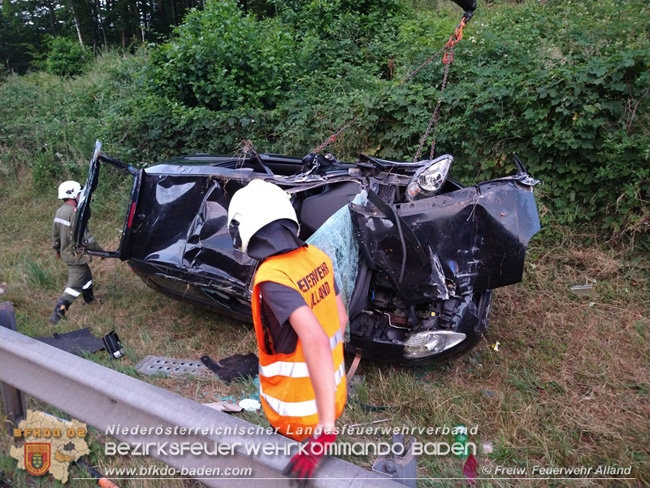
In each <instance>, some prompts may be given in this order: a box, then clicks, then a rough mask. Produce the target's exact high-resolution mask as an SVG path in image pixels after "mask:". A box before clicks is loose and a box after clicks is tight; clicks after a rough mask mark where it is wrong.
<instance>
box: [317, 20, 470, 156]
mask: <svg viewBox="0 0 650 488" xmlns="http://www.w3.org/2000/svg"><path fill="white" fill-rule="evenodd" d="M470 18H471V15H469V16H468V15H467V14H465V15H464V16H463V18H462V19H461V21H460V24H458V25H457V26H456V29H454V33H453V34H452V35H451V37H450V38H449V40H448V41H447V43H446V44H445V45H444V46H443V47H442V49H440V50H439V51H438V52H437V53H435V54H434V55H433V56H430V57H429V58H427V60H426V61H425V62H424V63H422V64H421V65H420V66H418V67H417V68H416V69H414V70H413V71H411V72H410V73H409V74H408V75H407V76H406V77H405V78H404V79H403V80H402V81H401V82H400V83H399V85H398V86H401V85H403V84H404V83H406V82H407V81H409V80H410V79H411V78H413V77H414V76H415V75H416V74H417V73H418V72H419V71H420V70H421V69H422V68H424V67H425V66H426V65H428V64H429V63H431V62H432V61H433V60H435V59H436V58H437V57H438V56H440V54H442V53H443V52H444V55H443V58H442V62H443V63H444V64H445V73H444V76H443V78H442V84H441V85H440V96H439V98H438V103H437V104H436V107H435V109H434V110H433V114H432V115H431V119H430V120H429V125H428V126H427V129H426V130H425V132H424V134H423V135H422V138H421V139H420V146H419V147H418V150H417V152H416V153H415V157H414V158H413V161H417V160H418V158H419V157H420V154H421V153H422V148H423V147H424V143H425V141H426V140H427V138H428V137H429V134H430V133H431V131H432V130H433V141H432V142H431V151H430V157H429V158H430V159H433V154H434V151H435V148H436V128H437V127H438V122H439V120H440V105H441V104H442V98H441V97H442V92H443V91H445V87H446V86H447V77H448V75H449V67H450V66H451V63H453V62H454V46H455V44H456V43H457V42H458V41H460V40H461V39H462V38H463V29H464V28H465V25H467V22H468V21H469V19H470ZM358 118H359V115H357V116H356V117H354V119H352V121H351V122H349V123H348V124H346V125H344V126H343V127H341V128H340V129H339V130H337V131H336V132H335V133H334V134H332V135H331V136H329V137H328V138H327V139H325V141H323V143H322V144H320V145H319V146H318V147H316V148H314V149H313V150H312V152H313V153H318V152H320V151H322V150H323V149H325V148H326V147H327V146H329V145H330V144H332V143H333V142H335V141H336V140H337V138H338V137H339V135H341V134H342V133H343V132H344V131H345V130H346V129H348V128H350V127H351V126H352V125H354V123H355V122H356V121H357V119H358Z"/></svg>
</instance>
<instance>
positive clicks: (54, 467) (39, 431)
mask: <svg viewBox="0 0 650 488" xmlns="http://www.w3.org/2000/svg"><path fill="white" fill-rule="evenodd" d="M0 1H1V0H0ZM87 430H88V429H87V428H86V424H83V423H81V422H79V421H78V420H74V419H72V420H64V419H61V418H59V417H55V416H54V415H50V414H48V413H45V412H38V411H34V410H28V411H27V418H25V419H24V420H21V421H20V423H19V424H18V425H17V426H16V427H15V428H14V445H13V446H10V451H9V454H10V456H11V457H12V458H14V459H15V460H16V461H18V464H17V465H16V467H17V468H18V469H24V470H26V471H27V472H28V473H29V474H32V475H34V476H42V475H44V474H45V473H48V474H50V475H52V477H53V478H54V479H56V480H59V481H60V482H61V483H66V482H67V481H68V470H69V468H70V463H73V462H74V461H77V460H78V459H79V458H80V457H82V456H87V455H88V454H90V449H89V448H88V444H86V441H85V440H84V439H85V437H86V433H87ZM48 486H49V485H48Z"/></svg>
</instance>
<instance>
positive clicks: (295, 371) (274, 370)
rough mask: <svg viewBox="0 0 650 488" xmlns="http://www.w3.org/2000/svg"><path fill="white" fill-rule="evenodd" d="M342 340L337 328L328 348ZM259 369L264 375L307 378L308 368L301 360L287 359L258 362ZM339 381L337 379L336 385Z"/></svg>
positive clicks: (333, 347)
mask: <svg viewBox="0 0 650 488" xmlns="http://www.w3.org/2000/svg"><path fill="white" fill-rule="evenodd" d="M342 341H343V334H341V331H340V330H339V331H338V332H337V333H336V334H334V335H333V336H332V337H330V348H331V349H332V351H333V350H334V349H335V348H336V346H338V345H339V344H340V343H341V342H342ZM259 371H260V375H261V376H266V377H267V378H271V377H273V376H287V377H289V378H308V377H309V370H308V369H307V363H303V362H295V363H293V362H287V361H276V362H274V363H271V364H269V365H268V366H262V365H261V364H260V366H259ZM340 382H341V381H340V380H339V381H337V382H336V384H337V385H338V384H339V383H340Z"/></svg>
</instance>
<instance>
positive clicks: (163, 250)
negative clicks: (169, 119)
mask: <svg viewBox="0 0 650 488" xmlns="http://www.w3.org/2000/svg"><path fill="white" fill-rule="evenodd" d="M452 162H453V157H452V156H450V155H443V156H440V157H438V158H436V159H434V160H426V161H419V162H415V163H409V162H394V161H386V160H381V159H377V158H374V157H370V156H367V155H363V154H362V155H359V157H358V159H357V161H356V162H353V163H345V162H340V161H338V160H337V159H336V158H334V157H333V156H332V155H330V154H328V155H324V156H323V155H320V154H310V155H308V156H306V157H304V158H299V157H291V156H282V155H277V154H258V153H257V152H255V151H254V150H253V149H252V146H251V150H249V151H246V152H245V153H244V155H243V156H241V157H223V156H213V155H203V154H199V155H194V156H184V157H179V158H176V159H173V160H171V161H167V162H163V163H160V164H156V165H153V166H150V167H148V168H146V169H137V168H135V167H132V166H129V165H128V164H125V163H123V162H121V161H119V160H116V159H113V158H111V157H109V156H107V155H106V154H104V153H102V152H101V144H100V143H99V142H98V143H97V145H96V148H95V152H94V154H93V157H92V159H91V161H90V172H89V175H88V180H87V182H86V185H85V187H84V189H83V192H82V195H81V197H80V202H79V206H78V210H77V211H78V222H79V223H80V225H77V226H76V242H77V243H78V245H80V242H81V236H83V232H84V229H85V228H86V226H87V224H88V220H89V218H90V206H91V197H92V195H93V192H94V191H95V189H96V188H97V185H98V181H99V176H100V170H101V168H102V166H103V165H110V166H113V167H116V168H118V169H119V170H121V171H125V172H127V173H129V174H130V175H132V177H133V186H132V191H131V196H130V202H129V203H128V206H127V208H126V209H125V220H124V226H123V230H122V232H121V241H120V243H119V246H118V248H117V250H115V251H90V250H88V251H87V252H88V253H89V254H95V255H99V256H104V257H114V258H119V259H121V260H123V261H127V262H128V265H129V266H130V267H131V268H132V270H133V271H134V272H135V273H136V274H137V275H138V276H140V277H141V278H142V279H143V281H144V282H145V283H146V284H147V285H149V286H150V287H152V288H154V289H155V290H157V291H159V292H161V293H164V294H165V295H168V296H170V297H172V298H175V299H177V300H182V301H185V302H190V303H194V304H198V305H202V306H206V307H209V308H211V309H214V310H216V311H218V312H220V313H223V314H227V315H229V316H232V317H235V318H237V319H241V320H243V321H249V322H250V321H251V320H252V318H251V309H250V297H251V289H252V279H253V275H254V274H255V270H256V267H257V265H258V263H257V261H255V260H253V259H251V258H249V257H248V256H247V255H245V254H242V253H241V252H239V251H237V250H235V249H234V248H233V245H232V241H231V238H230V235H229V232H228V228H227V223H226V222H227V213H228V204H229V202H230V199H231V197H232V195H233V194H234V193H235V192H236V191H237V190H238V189H240V188H242V187H243V186H245V185H247V184H248V183H249V182H250V181H252V180H254V179H258V178H259V179H264V180H267V181H271V182H273V183H275V184H276V185H278V186H280V187H282V188H284V189H285V190H286V191H287V192H288V193H290V194H291V198H292V203H293V205H294V207H295V209H296V213H297V215H298V219H299V220H300V237H301V238H303V239H304V240H306V241H307V242H308V243H310V244H313V245H316V246H317V247H319V248H321V249H322V250H324V251H325V252H327V253H328V254H329V255H330V257H331V259H332V261H333V263H334V267H335V273H336V277H337V282H338V283H339V288H340V289H341V295H342V297H343V299H344V301H345V303H346V304H347V306H348V315H349V318H350V322H349V326H348V332H349V341H348V342H347V344H346V351H348V352H350V353H353V354H360V355H361V356H363V357H366V358H375V359H379V360H385V361H392V362H397V363H401V364H406V365H412V366H415V365H422V364H427V363H431V362H435V361H441V360H449V359H452V358H455V357H458V356H460V355H462V354H464V353H466V352H467V351H469V350H470V349H471V348H472V347H474V346H475V345H476V344H477V343H478V342H479V341H480V340H481V338H482V337H483V336H484V334H485V333H486V331H487V328H488V320H489V315H490V302H491V297H492V290H493V289H494V288H498V287H501V286H506V285H510V284H513V283H517V282H519V281H521V279H522V272H523V266H524V258H525V256H526V246H527V243H528V241H529V239H530V238H531V237H532V236H533V235H534V234H535V233H536V232H537V231H538V230H539V228H540V227H539V218H538V214H537V208H536V205H535V199H534V197H533V192H532V188H533V186H534V185H535V184H536V183H537V181H536V180H534V179H532V178H531V177H529V176H528V174H527V173H526V171H525V169H524V167H523V166H522V164H521V163H520V162H519V160H518V159H517V158H516V156H515V163H516V165H517V167H518V173H517V174H516V175H515V176H509V177H504V178H501V179H497V180H492V181H485V182H482V183H478V184H476V185H474V186H471V187H463V186H462V185H461V184H459V183H458V182H456V181H454V180H453V179H451V178H448V177H447V173H448V171H449V168H450V167H451V165H452Z"/></svg>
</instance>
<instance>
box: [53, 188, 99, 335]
mask: <svg viewBox="0 0 650 488" xmlns="http://www.w3.org/2000/svg"><path fill="white" fill-rule="evenodd" d="M80 193H81V185H80V184H79V183H77V182H76V181H64V182H63V183H61V184H60V185H59V199H60V200H63V201H64V203H63V205H61V207H60V208H59V209H58V210H57V211H56V214H55V215H54V225H53V226H52V247H53V248H54V251H55V252H56V257H57V258H59V259H62V260H63V262H64V263H65V264H67V265H68V282H67V283H66V285H65V290H64V291H63V294H62V295H61V297H60V298H59V300H58V301H57V302H56V306H55V307H54V312H52V315H51V316H50V322H52V323H57V322H59V321H60V320H61V319H62V318H65V312H66V311H67V310H68V307H70V305H71V304H72V302H74V301H75V300H76V299H77V298H78V297H79V295H82V296H83V299H84V301H85V302H86V303H93V302H94V301H95V297H94V294H93V275H92V273H91V271H90V266H88V263H89V262H90V261H91V258H90V256H88V255H87V254H83V253H79V252H77V251H75V249H74V246H73V243H72V235H73V229H74V226H75V223H76V216H77V213H76V212H77V202H78V198H79V194H80ZM82 243H83V246H84V248H87V249H93V250H97V251H101V250H102V248H101V247H100V246H99V245H98V244H97V243H96V242H95V240H94V239H93V238H92V237H91V236H90V234H89V233H88V230H86V233H85V234H84V238H83V241H82Z"/></svg>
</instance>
